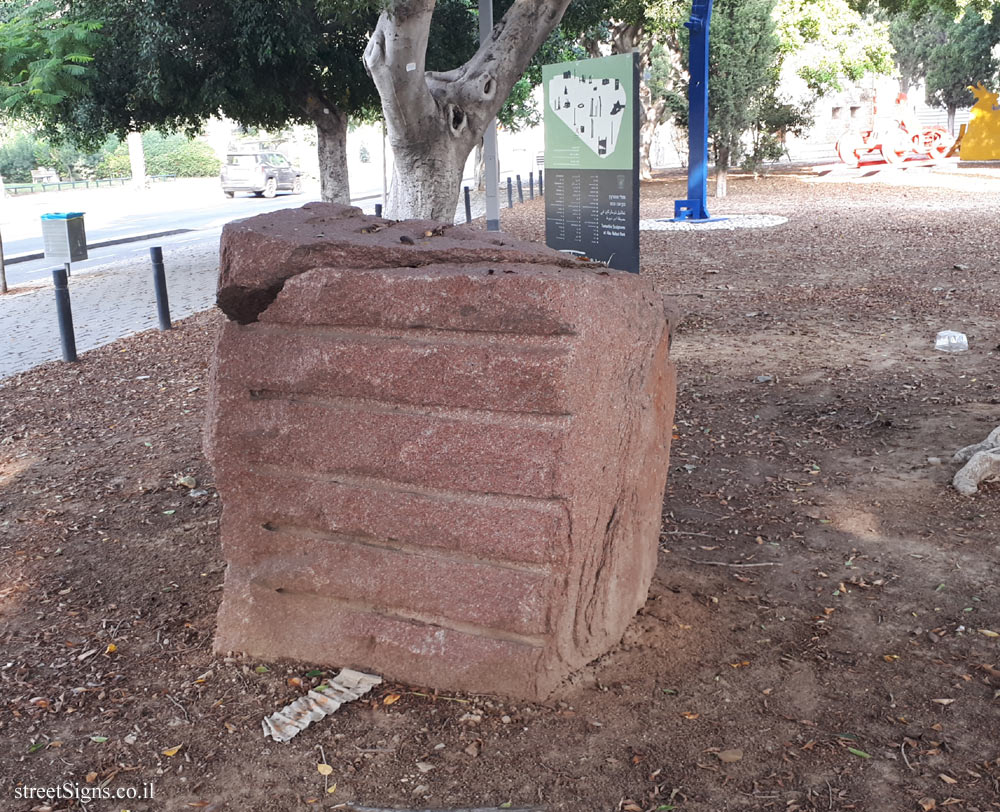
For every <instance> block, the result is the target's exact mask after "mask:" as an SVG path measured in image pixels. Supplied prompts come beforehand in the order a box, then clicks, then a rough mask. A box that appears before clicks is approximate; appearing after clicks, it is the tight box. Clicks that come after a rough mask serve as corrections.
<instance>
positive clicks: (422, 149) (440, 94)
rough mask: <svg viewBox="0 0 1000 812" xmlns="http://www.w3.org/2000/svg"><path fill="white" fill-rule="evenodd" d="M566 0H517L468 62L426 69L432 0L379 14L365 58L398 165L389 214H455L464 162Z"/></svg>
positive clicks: (403, 2) (406, 0)
mask: <svg viewBox="0 0 1000 812" xmlns="http://www.w3.org/2000/svg"><path fill="white" fill-rule="evenodd" d="M567 5H569V0H515V2H514V5H512V6H511V7H510V9H509V10H508V11H507V13H506V14H505V15H504V16H503V18H502V19H501V20H500V22H499V23H497V24H496V25H495V26H494V28H493V32H492V34H491V36H490V38H489V40H487V41H486V42H485V43H484V44H483V45H482V46H481V47H480V48H479V50H478V51H477V52H476V54H475V55H474V56H473V57H472V58H471V59H470V60H469V61H468V62H466V63H465V64H464V65H462V66H461V67H459V68H456V69H455V70H452V71H447V72H445V73H434V72H425V71H424V61H425V55H426V52H427V35H428V30H429V28H430V22H431V14H432V13H433V11H434V0H397V1H396V2H395V3H393V4H392V5H391V7H390V8H388V9H387V10H386V11H383V12H382V14H381V16H380V17H379V21H378V24H377V25H376V27H375V31H374V33H373V34H372V37H371V39H370V40H369V42H368V47H367V48H366V49H365V65H366V67H367V68H368V72H369V73H370V74H371V76H372V80H373V81H374V82H375V87H376V88H378V92H379V96H381V98H382V110H383V112H384V113H385V121H386V126H387V128H388V131H389V142H390V143H391V144H392V150H393V154H394V156H395V165H394V167H393V173H392V186H391V187H390V190H389V201H388V205H387V211H386V216H387V217H392V218H395V219H398V220H402V219H408V218H420V219H429V220H447V221H448V222H451V221H452V220H453V219H454V217H455V206H456V204H457V201H458V192H459V186H460V185H461V182H462V170H463V168H464V167H465V161H466V159H467V158H468V157H469V153H470V152H471V151H472V149H473V147H475V145H476V144H477V143H478V142H479V141H480V140H481V139H482V137H483V133H484V132H485V130H486V126H487V124H489V122H490V121H491V120H492V119H493V117H494V116H496V114H497V112H498V111H499V110H500V107H501V106H502V105H503V102H504V100H505V99H506V98H507V96H508V95H509V94H510V91H511V88H512V87H513V86H514V82H516V81H517V80H518V78H519V77H520V76H521V74H522V73H523V72H524V69H525V68H526V67H527V65H528V62H529V61H530V60H531V57H532V56H533V55H534V53H535V51H537V50H538V46H539V45H541V44H542V42H544V41H545V38H546V37H547V36H548V35H549V32H550V31H552V29H553V28H555V26H556V25H557V24H558V22H559V20H560V19H561V18H562V15H563V12H564V11H565V10H566V6H567Z"/></svg>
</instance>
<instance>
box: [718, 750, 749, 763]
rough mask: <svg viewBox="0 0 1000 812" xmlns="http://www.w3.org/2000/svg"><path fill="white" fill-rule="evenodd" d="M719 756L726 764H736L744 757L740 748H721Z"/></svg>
mask: <svg viewBox="0 0 1000 812" xmlns="http://www.w3.org/2000/svg"><path fill="white" fill-rule="evenodd" d="M718 756H719V761H721V762H723V763H724V764H734V763H735V762H737V761H739V760H740V759H742V758H743V751H742V750H740V749H738V748H737V749H735V750H720V751H719V753H718Z"/></svg>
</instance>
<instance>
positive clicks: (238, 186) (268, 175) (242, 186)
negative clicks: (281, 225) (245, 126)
mask: <svg viewBox="0 0 1000 812" xmlns="http://www.w3.org/2000/svg"><path fill="white" fill-rule="evenodd" d="M219 177H220V180H221V181H222V191H223V192H225V195H226V197H233V196H234V195H235V194H236V193H237V192H252V193H253V194H254V195H256V196H257V197H274V196H275V195H276V194H277V193H278V192H291V193H292V194H296V195H297V194H300V193H301V192H302V173H301V172H300V171H299V170H298V169H296V168H295V167H294V166H292V164H291V163H289V161H288V159H287V158H286V157H285V156H284V155H281V154H280V153H277V152H231V153H229V155H227V156H226V162H225V163H224V164H223V165H222V172H221V174H220V176H219Z"/></svg>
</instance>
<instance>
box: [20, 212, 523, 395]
mask: <svg viewBox="0 0 1000 812" xmlns="http://www.w3.org/2000/svg"><path fill="white" fill-rule="evenodd" d="M471 198H472V200H471V202H472V216H473V217H474V218H478V217H482V216H483V214H484V212H485V195H484V194H483V193H482V192H473V193H472V196H471ZM360 205H361V206H362V208H363V209H364V210H365V211H368V212H371V211H373V210H374V204H373V203H372V202H371V201H365V202H364V203H362V204H360ZM502 216H503V211H502V210H501V218H502ZM455 222H456V223H464V222H465V204H464V202H463V200H462V199H461V198H460V199H459V203H458V207H457V210H456V216H455ZM163 260H164V265H165V266H166V270H167V295H168V299H169V301H170V317H171V319H173V320H174V321H177V320H179V319H183V318H186V317H187V316H190V315H192V314H193V313H197V312H199V311H201V310H205V309H206V308H209V307H212V306H213V305H214V304H215V287H216V281H217V278H218V274H219V248H218V241H217V240H208V241H206V243H205V244H203V245H196V246H178V247H176V248H168V247H164V252H163ZM69 290H70V301H71V303H72V308H73V327H74V331H75V334H76V348H77V353H78V354H82V353H84V352H86V351H87V350H92V349H94V348H95V347H100V346H103V345H104V344H109V343H110V342H112V341H117V340H118V339H119V338H124V337H125V336H129V335H132V334H133V333H138V332H141V331H143V330H150V329H156V327H157V319H156V298H155V295H154V293H153V282H152V271H151V269H150V265H149V261H148V259H143V260H135V259H128V260H119V261H117V262H109V263H107V264H104V265H100V266H97V267H94V268H91V269H89V270H87V271H85V272H83V273H77V274H76V275H74V276H73V277H72V278H71V279H70V281H69ZM61 353H62V350H61V347H60V343H59V325H58V324H57V322H56V307H55V297H54V294H53V291H52V285H51V282H49V281H46V282H44V283H43V284H41V285H37V286H25V287H23V288H14V289H13V292H12V293H10V294H7V295H5V296H0V379H2V378H6V377H9V376H10V375H15V374H17V373H18V372H24V371H26V370H29V369H31V368H32V367H35V366H38V365H39V364H43V363H45V362H46V361H54V360H57V359H59V358H61V357H62V355H61Z"/></svg>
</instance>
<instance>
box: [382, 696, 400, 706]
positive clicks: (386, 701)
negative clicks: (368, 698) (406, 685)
mask: <svg viewBox="0 0 1000 812" xmlns="http://www.w3.org/2000/svg"><path fill="white" fill-rule="evenodd" d="M400 698H401V697H400V695H399V694H389V695H388V696H387V697H386V698H385V699H383V700H382V704H383V705H392V704H395V703H396V702H399V700H400Z"/></svg>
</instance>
